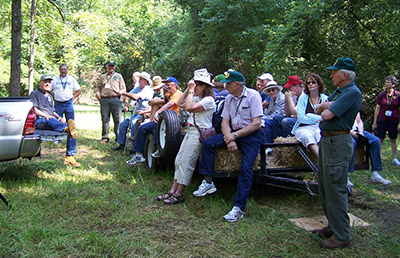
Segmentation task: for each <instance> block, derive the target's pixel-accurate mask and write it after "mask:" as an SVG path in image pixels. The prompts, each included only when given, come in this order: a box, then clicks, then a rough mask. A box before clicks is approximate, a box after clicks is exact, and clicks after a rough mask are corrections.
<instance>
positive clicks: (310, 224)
mask: <svg viewBox="0 0 400 258" xmlns="http://www.w3.org/2000/svg"><path fill="white" fill-rule="evenodd" d="M347 214H348V215H349V218H350V225H351V226H352V227H357V226H361V227H369V226H370V224H369V223H367V222H365V221H363V220H362V219H360V218H358V217H357V216H355V215H353V214H351V213H347ZM289 221H290V222H293V223H294V224H295V225H296V226H298V227H299V228H303V229H305V230H307V231H310V232H311V231H313V230H314V229H319V228H323V227H326V226H328V220H327V219H326V217H325V216H318V217H312V218H297V219H289Z"/></svg>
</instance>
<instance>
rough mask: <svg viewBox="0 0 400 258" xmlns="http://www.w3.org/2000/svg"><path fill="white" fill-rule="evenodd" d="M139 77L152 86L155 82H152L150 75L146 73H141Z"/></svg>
mask: <svg viewBox="0 0 400 258" xmlns="http://www.w3.org/2000/svg"><path fill="white" fill-rule="evenodd" d="M138 77H139V78H143V79H145V80H146V81H147V82H148V83H149V84H150V86H151V85H152V84H153V81H152V80H151V77H150V74H148V73H146V72H141V73H140V74H139V75H138Z"/></svg>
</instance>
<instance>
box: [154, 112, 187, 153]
mask: <svg viewBox="0 0 400 258" xmlns="http://www.w3.org/2000/svg"><path fill="white" fill-rule="evenodd" d="M157 129H158V130H157V131H158V134H157V140H158V141H157V142H158V143H157V146H158V150H159V152H160V157H161V158H163V159H168V160H175V156H176V154H177V153H178V151H179V147H180V145H181V126H180V120H179V117H178V115H177V114H176V112H175V111H172V110H166V111H164V112H162V113H161V114H160V117H159V120H158V128H157Z"/></svg>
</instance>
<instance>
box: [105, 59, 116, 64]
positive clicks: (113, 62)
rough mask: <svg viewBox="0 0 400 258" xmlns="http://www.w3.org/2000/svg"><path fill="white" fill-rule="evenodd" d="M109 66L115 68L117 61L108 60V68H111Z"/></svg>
mask: <svg viewBox="0 0 400 258" xmlns="http://www.w3.org/2000/svg"><path fill="white" fill-rule="evenodd" d="M109 65H113V66H115V60H112V59H110V60H108V61H107V64H106V66H109Z"/></svg>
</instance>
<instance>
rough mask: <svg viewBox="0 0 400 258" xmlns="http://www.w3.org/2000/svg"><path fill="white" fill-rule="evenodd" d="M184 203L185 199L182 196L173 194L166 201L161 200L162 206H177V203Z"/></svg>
mask: <svg viewBox="0 0 400 258" xmlns="http://www.w3.org/2000/svg"><path fill="white" fill-rule="evenodd" d="M184 201H185V198H184V197H183V195H176V194H173V195H172V196H171V197H169V198H168V199H164V200H163V202H164V204H168V205H171V204H178V203H181V202H184Z"/></svg>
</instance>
